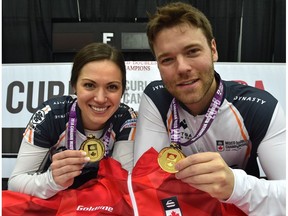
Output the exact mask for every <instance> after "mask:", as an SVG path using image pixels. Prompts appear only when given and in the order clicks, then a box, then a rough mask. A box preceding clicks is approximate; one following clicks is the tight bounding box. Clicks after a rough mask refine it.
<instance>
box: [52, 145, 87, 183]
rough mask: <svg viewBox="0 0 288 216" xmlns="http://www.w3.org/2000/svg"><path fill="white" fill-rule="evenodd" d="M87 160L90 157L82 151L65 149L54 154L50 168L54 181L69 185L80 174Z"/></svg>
mask: <svg viewBox="0 0 288 216" xmlns="http://www.w3.org/2000/svg"><path fill="white" fill-rule="evenodd" d="M89 161H90V158H89V157H86V152H83V151H78V150H66V151H61V152H58V153H56V154H54V155H53V156H52V164H51V166H50V168H51V171H52V176H53V179H54V181H55V183H56V184H57V185H61V186H62V187H69V186H71V185H72V184H73V182H74V178H75V177H76V176H79V175H80V174H81V171H82V168H83V167H84V165H85V163H87V162H89Z"/></svg>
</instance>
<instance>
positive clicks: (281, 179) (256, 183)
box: [226, 104, 286, 216]
mask: <svg viewBox="0 0 288 216" xmlns="http://www.w3.org/2000/svg"><path fill="white" fill-rule="evenodd" d="M285 119H286V118H285V115H284V111H283V109H282V108H281V107H280V106H279V104H278V105H277V106H276V108H275V111H274V114H273V117H272V120H271V123H270V125H269V128H268V131H267V133H266V135H265V137H264V139H263V140H262V142H261V143H260V145H259V147H258V150H257V153H258V157H259V162H260V164H261V167H262V168H263V171H264V173H265V175H266V178H267V180H266V179H258V178H255V177H253V176H250V175H247V174H246V173H245V172H244V171H243V170H237V169H236V170H233V173H234V177H235V184H234V191H233V193H232V195H231V197H230V198H229V199H228V200H227V201H226V202H229V203H234V204H235V205H237V206H238V207H239V208H241V209H242V210H243V211H244V212H245V213H247V214H248V215H275V216H276V215H285V214H286V180H285V179H286V139H285V134H286V126H285Z"/></svg>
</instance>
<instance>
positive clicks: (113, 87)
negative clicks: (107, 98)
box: [108, 85, 120, 91]
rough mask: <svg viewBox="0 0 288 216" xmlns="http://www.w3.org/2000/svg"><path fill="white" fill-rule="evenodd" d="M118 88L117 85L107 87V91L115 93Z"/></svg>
mask: <svg viewBox="0 0 288 216" xmlns="http://www.w3.org/2000/svg"><path fill="white" fill-rule="evenodd" d="M119 88H120V87H119V86H118V85H109V86H108V89H109V90H111V91H117V90H118V89H119Z"/></svg>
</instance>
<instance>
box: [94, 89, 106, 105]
mask: <svg viewBox="0 0 288 216" xmlns="http://www.w3.org/2000/svg"><path fill="white" fill-rule="evenodd" d="M94 100H95V101H96V102H97V103H105V102H106V101H107V96H106V93H105V91H104V90H98V91H97V92H96V94H95V95H94Z"/></svg>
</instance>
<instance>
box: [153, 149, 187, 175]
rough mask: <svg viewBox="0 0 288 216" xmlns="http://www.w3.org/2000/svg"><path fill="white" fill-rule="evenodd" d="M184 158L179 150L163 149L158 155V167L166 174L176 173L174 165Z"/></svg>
mask: <svg viewBox="0 0 288 216" xmlns="http://www.w3.org/2000/svg"><path fill="white" fill-rule="evenodd" d="M183 158H185V155H184V154H183V153H182V152H181V150H180V149H178V148H175V147H166V148H163V149H162V150H161V151H160V153H159V155H158V164H159V166H160V167H161V168H162V169H163V170H164V171H166V172H168V173H176V172H177V170H176V169H175V164H176V163H177V162H178V161H180V160H181V159H183Z"/></svg>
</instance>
